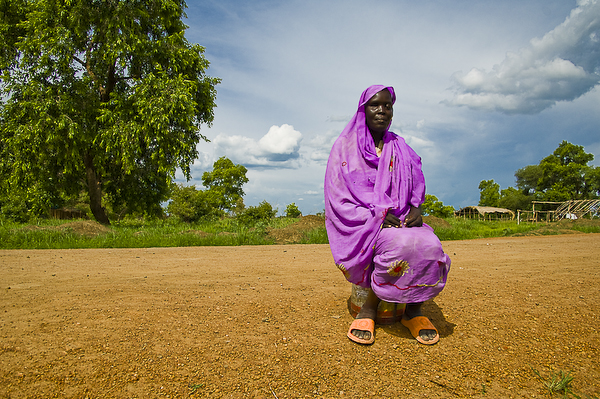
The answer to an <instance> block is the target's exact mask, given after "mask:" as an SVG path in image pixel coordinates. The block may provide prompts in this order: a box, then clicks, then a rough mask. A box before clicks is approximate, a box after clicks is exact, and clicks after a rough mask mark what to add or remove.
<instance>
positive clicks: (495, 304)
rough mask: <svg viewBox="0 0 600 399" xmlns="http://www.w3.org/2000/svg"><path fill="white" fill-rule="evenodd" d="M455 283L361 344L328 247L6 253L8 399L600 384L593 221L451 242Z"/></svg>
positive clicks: (488, 391)
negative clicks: (413, 316)
mask: <svg viewBox="0 0 600 399" xmlns="http://www.w3.org/2000/svg"><path fill="white" fill-rule="evenodd" d="M443 245H444V248H445V250H446V252H447V253H448V254H449V255H450V256H451V258H452V261H453V263H452V269H451V271H450V276H449V280H448V285H447V288H446V289H445V290H444V291H443V292H442V294H441V295H440V296H438V297H437V298H436V299H435V300H433V301H430V302H428V303H427V304H426V307H425V310H426V312H427V314H428V315H429V316H430V317H431V319H432V321H433V323H434V324H435V325H436V326H437V327H438V329H439V331H440V335H441V340H440V342H439V343H438V344H437V345H435V346H423V345H420V344H418V343H417V342H416V341H415V340H414V339H413V338H412V337H411V336H410V334H409V332H408V330H407V329H405V328H404V327H403V326H402V325H401V324H399V323H396V324H394V325H392V326H379V327H378V328H377V330H376V337H377V340H376V342H375V344H374V345H372V346H370V347H364V346H359V345H357V344H354V343H352V342H350V341H349V340H348V339H347V338H346V332H347V328H348V326H349V325H350V322H351V320H352V318H351V316H350V315H349V312H348V307H347V300H348V298H349V295H350V285H349V284H348V283H346V282H345V280H344V279H343V276H342V274H341V273H340V272H338V271H337V269H336V268H335V267H334V265H333V261H332V258H331V254H330V252H329V247H328V246H327V245H274V246H248V247H195V248H150V249H106V250H104V249H103V250H9V251H0V268H1V269H0V270H1V274H0V397H1V398H36V397H38V398H49V397H61V398H85V397H88V398H158V397H161V398H162V397H167V398H196V397H197V398H203V397H214V398H246V397H248V398H296V397H325V398H364V397H374V398H398V397H403V398H422V397H428V398H509V397H512V398H524V397H526V398H535V397H537V398H542V397H548V395H547V391H545V389H544V386H543V384H542V383H541V381H540V380H539V379H537V377H536V375H535V373H534V372H533V369H535V370H537V371H539V373H540V374H541V375H542V376H544V377H548V378H549V376H550V375H551V373H552V372H557V371H561V370H562V371H571V372H572V375H573V376H574V377H575V380H574V382H573V387H574V389H575V391H576V392H578V393H579V394H584V395H599V394H600V378H599V377H600V365H599V361H600V360H599V359H600V332H599V329H600V234H570V235H560V236H543V237H518V238H516V237H515V238H497V239H483V240H471V241H451V242H444V243H443Z"/></svg>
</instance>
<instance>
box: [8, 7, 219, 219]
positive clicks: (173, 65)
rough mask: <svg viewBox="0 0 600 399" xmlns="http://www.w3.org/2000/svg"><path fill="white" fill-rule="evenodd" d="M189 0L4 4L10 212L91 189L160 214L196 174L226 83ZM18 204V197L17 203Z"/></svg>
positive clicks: (94, 202)
mask: <svg viewBox="0 0 600 399" xmlns="http://www.w3.org/2000/svg"><path fill="white" fill-rule="evenodd" d="M185 7H186V5H185V2H184V1H182V0H148V1H134V0H72V1H60V0H0V36H2V41H1V42H2V43H1V44H0V73H1V79H2V84H1V88H2V93H1V97H0V98H1V100H0V101H1V103H0V107H1V109H0V139H1V140H0V180H1V182H0V206H4V203H6V202H10V198H13V199H14V198H15V196H18V198H19V200H20V201H22V202H23V203H26V204H29V205H28V206H29V207H30V208H31V209H32V210H34V211H35V210H38V211H41V210H43V209H47V208H48V207H50V206H57V205H60V204H61V201H64V200H65V198H68V197H69V196H75V195H77V194H79V193H80V192H81V191H82V190H85V191H86V192H87V197H89V204H90V209H91V211H92V213H93V215H94V217H95V218H96V219H97V220H98V221H100V222H102V223H109V219H108V215H107V212H106V209H105V207H104V205H105V202H104V203H103V201H108V203H109V204H111V205H113V206H125V207H128V208H129V209H131V210H146V211H153V210H158V209H159V204H160V202H161V201H164V200H165V199H166V197H167V195H168V191H169V186H170V183H171V181H172V179H173V178H174V175H175V170H176V169H177V168H181V170H182V171H183V173H184V174H185V175H186V177H187V178H189V177H190V165H191V164H192V163H193V161H194V159H195V158H196V157H197V150H196V144H197V143H198V142H199V141H200V140H201V139H206V138H205V137H204V136H203V135H202V134H200V125H201V124H203V123H208V124H210V123H211V122H212V120H213V108H214V107H215V97H216V90H215V85H216V84H217V83H218V82H219V79H217V78H212V77H209V76H207V75H206V74H205V71H206V69H207V68H208V65H209V63H208V61H207V60H206V59H205V57H204V55H203V53H204V49H203V48H202V47H201V46H199V45H196V44H190V43H189V42H188V41H187V40H186V38H185V36H184V33H185V29H186V26H185V25H184V23H183V22H182V18H183V17H184V16H185V15H184V8H185ZM7 198H8V200H7Z"/></svg>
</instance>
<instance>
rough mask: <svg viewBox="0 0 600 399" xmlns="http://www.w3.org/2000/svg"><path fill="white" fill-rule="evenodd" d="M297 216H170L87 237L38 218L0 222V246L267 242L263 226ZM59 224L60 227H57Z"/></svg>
mask: <svg viewBox="0 0 600 399" xmlns="http://www.w3.org/2000/svg"><path fill="white" fill-rule="evenodd" d="M297 220H298V219H287V220H280V219H273V221H272V222H271V223H269V224H268V225H267V224H259V225H257V226H254V227H248V226H240V225H238V224H237V222H236V221H235V220H233V219H223V220H219V221H215V222H209V223H197V224H189V223H182V222H177V221H174V220H170V219H165V220H151V221H145V220H141V219H130V220H122V221H118V222H113V223H112V224H111V226H110V228H109V230H108V232H106V233H104V234H99V235H97V236H87V235H82V234H79V233H78V232H76V231H73V230H72V229H68V228H64V225H66V224H67V223H71V222H73V221H57V220H39V221H36V222H35V223H33V224H27V225H25V224H18V223H13V222H8V221H5V220H4V221H0V248H3V249H64V248H146V247H186V246H209V245H210V246H236V245H268V244H273V240H272V239H270V238H269V237H268V236H267V234H266V229H267V228H268V227H271V228H281V227H284V226H286V225H288V224H290V223H293V222H294V221H297ZM60 226H63V228H60Z"/></svg>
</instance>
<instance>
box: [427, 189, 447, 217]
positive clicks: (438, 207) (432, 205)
mask: <svg viewBox="0 0 600 399" xmlns="http://www.w3.org/2000/svg"><path fill="white" fill-rule="evenodd" d="M454 211H455V209H454V207H452V206H449V205H444V203H443V202H442V201H440V200H438V199H437V197H436V196H435V195H431V194H425V202H423V205H421V212H422V213H423V215H432V216H437V217H439V218H448V217H451V216H452V215H454Z"/></svg>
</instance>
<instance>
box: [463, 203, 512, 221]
mask: <svg viewBox="0 0 600 399" xmlns="http://www.w3.org/2000/svg"><path fill="white" fill-rule="evenodd" d="M454 216H456V217H462V218H463V219H478V220H513V219H514V218H515V213H514V212H513V211H511V210H510V209H505V208H495V207H493V206H466V207H464V208H461V209H459V210H458V211H456V212H454Z"/></svg>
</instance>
